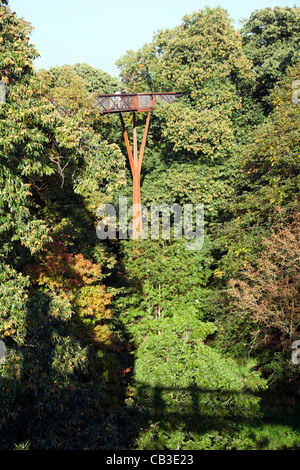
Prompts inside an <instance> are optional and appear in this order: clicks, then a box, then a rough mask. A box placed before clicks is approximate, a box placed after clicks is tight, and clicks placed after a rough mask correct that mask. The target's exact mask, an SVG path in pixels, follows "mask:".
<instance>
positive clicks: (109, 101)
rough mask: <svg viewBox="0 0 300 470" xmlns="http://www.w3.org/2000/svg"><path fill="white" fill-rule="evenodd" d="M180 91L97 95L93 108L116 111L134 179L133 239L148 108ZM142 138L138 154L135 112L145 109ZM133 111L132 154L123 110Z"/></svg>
mask: <svg viewBox="0 0 300 470" xmlns="http://www.w3.org/2000/svg"><path fill="white" fill-rule="evenodd" d="M179 96H182V93H176V92H170V93H126V94H123V93H115V94H113V95H98V96H97V98H96V103H95V109H96V110H97V111H100V112H101V113H103V114H111V113H119V115H120V119H121V125H122V130H123V136H124V140H125V144H126V149H127V153H128V158H129V163H130V168H131V173H132V180H133V225H132V229H133V230H132V232H133V233H132V238H134V239H135V240H136V239H137V238H139V237H141V236H142V208H141V182H140V174H141V169H142V162H143V156H144V152H145V147H146V141H147V135H148V130H149V124H150V117H151V111H152V110H153V109H154V106H155V103H156V102H163V103H168V104H172V103H173V102H174V101H175V99H176V98H178V97H179ZM147 111H148V115H147V119H146V124H145V129H144V135H143V140H142V144H141V148H140V153H139V154H138V144H137V129H136V116H135V113H136V112H147ZM127 112H132V113H133V153H132V150H131V146H130V142H129V138H128V134H127V130H126V126H125V122H124V119H123V116H122V113H127Z"/></svg>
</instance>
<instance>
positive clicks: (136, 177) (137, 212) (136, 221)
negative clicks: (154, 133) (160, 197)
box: [120, 111, 151, 240]
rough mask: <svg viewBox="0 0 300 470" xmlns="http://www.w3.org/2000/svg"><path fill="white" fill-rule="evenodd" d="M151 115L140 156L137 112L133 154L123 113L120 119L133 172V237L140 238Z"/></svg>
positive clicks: (148, 116) (146, 126) (134, 120)
mask: <svg viewBox="0 0 300 470" xmlns="http://www.w3.org/2000/svg"><path fill="white" fill-rule="evenodd" d="M150 116H151V112H150V111H149V112H148V115H147V120H146V125H145V130H144V135H143V141H142V145H141V149H140V154H139V156H138V147H137V130H136V119H135V112H134V113H133V155H132V151H131V147H130V143H129V139H128V134H127V131H126V127H125V123H124V119H123V116H122V114H121V113H120V119H121V124H122V129H123V135H124V140H125V143H126V148H127V153H128V158H129V163H130V168H131V173H132V180H133V227H132V229H133V230H132V231H133V233H132V237H133V239H135V240H136V239H138V238H139V237H141V236H142V228H143V227H142V209H141V182H140V175H141V168H142V162H143V156H144V151H145V146H146V140H147V134H148V129H149V123H150Z"/></svg>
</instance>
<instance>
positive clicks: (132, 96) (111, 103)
mask: <svg viewBox="0 0 300 470" xmlns="http://www.w3.org/2000/svg"><path fill="white" fill-rule="evenodd" d="M179 96H182V93H176V92H170V93H126V94H114V95H98V96H97V97H96V103H95V109H97V111H100V112H101V113H104V114H109V113H120V112H121V113H126V112H141V111H152V110H153V109H154V106H155V103H156V102H159V101H160V102H163V103H169V104H171V103H173V102H174V101H175V99H176V98H177V97H179Z"/></svg>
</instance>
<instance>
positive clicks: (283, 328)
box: [228, 209, 300, 351]
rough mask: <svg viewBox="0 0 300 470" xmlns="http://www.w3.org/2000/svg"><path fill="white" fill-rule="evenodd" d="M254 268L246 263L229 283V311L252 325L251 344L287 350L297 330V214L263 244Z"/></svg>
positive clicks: (299, 248)
mask: <svg viewBox="0 0 300 470" xmlns="http://www.w3.org/2000/svg"><path fill="white" fill-rule="evenodd" d="M262 245H263V250H262V251H261V253H260V256H259V258H258V260H257V263H256V265H255V266H253V265H252V264H250V263H249V262H246V263H245V265H244V270H243V273H242V276H241V278H239V279H231V280H230V281H229V283H228V286H229V291H228V292H229V294H230V296H231V297H232V298H233V303H232V310H233V312H235V314H236V315H237V316H243V317H247V318H248V321H249V322H250V323H253V325H254V327H253V331H251V336H252V340H251V342H252V344H253V346H254V347H257V346H258V345H259V344H261V343H262V344H264V345H265V346H267V347H268V348H270V349H271V350H275V351H280V350H290V348H291V344H292V341H293V339H295V338H296V334H297V332H298V331H299V328H300V272H299V265H300V263H299V262H300V212H299V210H298V209H297V210H296V211H295V212H294V213H293V215H292V216H291V215H290V216H289V217H285V218H284V219H283V220H282V221H281V222H280V225H279V226H277V227H276V226H274V227H273V232H272V234H271V235H270V236H269V237H267V238H265V239H263V240H262Z"/></svg>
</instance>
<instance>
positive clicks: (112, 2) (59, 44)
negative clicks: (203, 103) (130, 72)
mask: <svg viewBox="0 0 300 470" xmlns="http://www.w3.org/2000/svg"><path fill="white" fill-rule="evenodd" d="M295 3H297V0H292V1H281V0H275V1H273V0H251V2H241V1H240V0H238V1H233V0H219V1H201V0H148V1H147V0H44V1H42V0H9V5H10V8H11V9H12V10H13V11H15V12H16V14H17V16H19V17H22V18H24V19H25V20H26V21H28V22H30V23H31V24H32V26H33V27H34V31H33V33H32V36H31V42H32V43H33V44H35V45H36V48H37V50H38V51H39V53H40V57H39V58H38V59H37V60H36V61H35V67H36V69H37V70H39V69H41V68H45V69H48V68H50V67H52V66H61V65H64V64H70V65H71V64H75V63H78V62H85V63H88V64H89V65H91V66H92V67H95V68H98V69H101V70H103V71H104V72H107V73H109V74H110V75H112V76H114V77H117V76H118V74H119V72H118V68H117V66H116V64H115V63H116V61H117V60H118V59H119V58H120V57H121V56H122V55H124V54H125V53H126V52H127V51H128V50H134V51H136V50H137V49H139V48H140V47H142V46H143V45H144V44H145V43H149V42H151V41H152V39H153V35H154V34H155V33H156V32H157V31H158V30H161V29H167V28H174V27H175V26H177V25H179V24H180V23H181V19H182V17H183V16H184V15H187V14H192V13H193V12H195V11H198V10H201V9H202V8H204V7H205V6H209V7H211V8H214V7H216V6H218V5H219V6H221V7H222V8H224V9H226V10H227V11H228V13H229V16H230V17H231V18H232V20H233V21H234V26H235V27H236V28H237V29H238V28H239V27H240V26H241V23H240V20H242V19H247V18H249V16H250V15H251V13H252V12H253V11H255V10H257V9H260V8H266V7H271V8H274V7H275V6H281V7H284V6H289V7H292V6H294V4H295ZM297 5H299V2H298V3H297Z"/></svg>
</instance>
